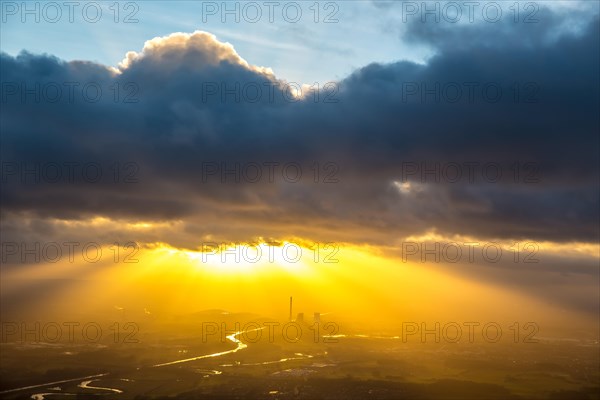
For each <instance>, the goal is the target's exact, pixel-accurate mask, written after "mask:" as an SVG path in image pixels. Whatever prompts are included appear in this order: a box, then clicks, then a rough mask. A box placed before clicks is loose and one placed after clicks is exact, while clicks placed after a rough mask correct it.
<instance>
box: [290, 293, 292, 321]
mask: <svg viewBox="0 0 600 400" xmlns="http://www.w3.org/2000/svg"><path fill="white" fill-rule="evenodd" d="M291 320H292V296H290V321H291Z"/></svg>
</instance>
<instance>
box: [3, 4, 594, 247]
mask: <svg viewBox="0 0 600 400" xmlns="http://www.w3.org/2000/svg"><path fill="white" fill-rule="evenodd" d="M543 12H544V14H543V15H544V16H545V17H546V19H545V20H544V22H543V23H544V24H547V25H545V26H542V25H543V24H542V23H540V24H539V25H537V26H536V27H534V28H532V29H533V33H532V34H531V36H526V37H524V38H523V39H524V40H523V41H522V42H523V43H525V42H526V45H516V46H514V45H512V39H513V36H512V34H511V33H510V32H508V31H505V29H504V27H502V26H498V28H497V29H495V28H494V26H489V25H485V26H483V25H478V26H477V27H471V26H467V27H464V28H457V27H454V31H453V32H452V34H451V35H450V36H448V34H447V32H444V29H445V28H443V27H441V26H438V27H435V26H434V27H429V28H427V27H424V26H420V25H419V26H417V25H409V26H408V33H407V35H412V36H411V37H412V38H413V39H414V40H417V39H418V40H430V41H434V42H437V43H438V44H439V45H440V46H439V48H438V54H437V55H436V56H435V57H433V58H432V59H431V60H429V62H428V63H427V65H418V64H413V63H409V62H398V63H394V64H389V65H380V64H372V65H368V66H366V67H364V68H362V69H360V70H357V71H356V72H355V73H353V74H352V75H351V76H349V77H347V78H346V79H345V80H343V81H341V82H339V83H338V84H337V85H336V86H335V87H333V90H321V92H320V93H319V94H320V97H319V101H318V102H316V101H315V96H313V94H308V95H307V96H306V97H305V98H304V99H303V100H302V101H291V100H290V97H291V95H290V93H289V91H288V89H287V88H286V87H285V86H284V85H282V82H280V81H278V80H277V78H275V76H274V75H272V74H270V73H269V72H268V71H264V70H261V69H258V68H255V67H252V66H249V65H248V64H246V63H245V61H243V60H242V59H241V58H240V57H239V56H238V55H237V54H236V53H235V52H234V51H233V49H232V48H231V47H229V46H226V45H224V44H222V43H219V42H218V41H216V40H214V39H213V38H212V37H211V36H209V35H206V34H202V33H196V34H193V35H173V36H171V37H170V38H167V39H162V40H156V39H155V40H153V41H151V42H150V43H149V44H148V45H147V46H146V48H145V50H144V52H143V53H142V55H133V54H131V55H129V56H128V62H127V66H124V67H122V68H121V71H120V73H118V74H116V73H115V72H114V71H111V70H110V69H108V68H106V67H104V66H101V65H97V64H94V63H86V62H71V63H65V62H63V61H60V60H58V59H56V58H53V57H51V56H46V55H32V54H28V53H22V54H21V55H19V56H17V57H11V56H8V55H6V54H2V56H1V57H2V58H1V67H0V68H1V72H2V85H3V86H2V96H3V97H2V115H1V120H0V123H1V128H2V149H1V154H2V162H3V168H4V169H3V181H2V193H1V200H2V215H3V220H4V221H6V220H7V219H9V220H10V219H12V218H19V217H18V216H19V215H26V216H27V217H28V218H34V219H35V218H41V219H46V218H60V219H86V218H89V217H90V216H94V215H101V216H106V217H110V218H116V219H128V220H146V221H148V220H161V221H164V220H183V221H184V222H185V223H186V226H187V228H186V231H185V232H183V233H180V234H179V235H178V236H177V237H172V238H164V239H163V241H170V240H172V241H173V242H174V243H173V244H174V245H183V246H190V247H194V246H193V244H194V242H195V241H197V239H198V237H200V236H202V235H209V234H210V235H216V236H217V237H220V238H223V240H248V239H251V237H250V236H253V237H256V236H263V237H276V236H278V235H290V234H292V235H298V236H302V235H305V236H307V237H310V236H313V237H314V238H315V240H330V241H347V242H371V243H386V242H388V241H389V240H390V238H392V239H395V238H400V237H403V236H406V235H409V234H412V233H415V232H425V231H429V230H431V229H436V230H437V231H439V232H442V233H448V234H452V233H460V234H465V235H472V236H477V237H481V238H485V237H506V238H519V237H526V238H529V239H549V240H555V241H588V242H595V241H596V240H597V237H598V190H597V182H598V131H599V126H598V108H599V100H598V95H599V90H598V83H599V82H598V67H599V62H598V51H597V49H598V45H599V43H598V29H599V28H598V18H597V15H596V17H595V18H594V20H593V21H592V22H590V23H588V24H587V25H585V26H582V27H581V28H580V32H578V33H564V34H562V35H560V37H555V38H552V40H546V39H544V38H545V37H546V36H545V35H546V33H547V32H550V31H552V29H553V27H555V28H556V27H558V26H559V25H561V24H562V20H561V19H560V16H558V15H556V14H554V13H553V12H550V11H547V10H544V11H543ZM494 32H496V34H497V37H496V38H495V39H494V36H493V35H494ZM544 32H546V33H544ZM519 35H521V34H520V33H519ZM521 36H522V35H521ZM475 37H477V39H474V38H475ZM444 38H447V40H446V39H444ZM454 43H460V45H454ZM490 43H494V45H490ZM72 82H75V83H78V84H79V86H76V87H75V89H74V92H73V93H74V95H73V96H74V100H73V101H71V99H70V98H69V96H68V87H69V86H68V85H70V84H71V83H72ZM54 83H57V84H58V85H59V86H60V87H61V88H62V90H63V92H62V96H61V98H60V99H58V100H57V101H56V102H49V101H47V99H46V100H45V99H44V98H42V99H41V100H40V101H39V102H36V101H35V95H36V94H32V93H27V92H22V89H23V87H26V88H27V89H29V90H31V88H35V87H36V86H35V85H36V84H38V85H40V86H39V87H40V88H41V89H40V90H38V91H37V92H40V91H41V92H42V96H46V97H51V96H52V92H51V90H52V89H53V88H54V86H53V85H54ZM89 83H94V85H97V87H100V88H101V90H102V96H100V97H99V99H98V101H97V102H92V101H90V100H89V98H88V100H86V99H85V98H84V97H83V94H82V89H83V88H84V87H85V85H86V84H89ZM222 84H223V85H227V88H229V89H231V88H233V87H235V85H236V84H239V85H240V88H244V87H245V88H247V89H248V90H249V91H248V92H246V93H244V92H241V93H240V96H241V99H240V101H239V102H236V101H235V100H234V95H232V94H225V100H223V98H222V97H221V96H220V92H219V90H220V85H222ZM277 84H279V86H277ZM436 85H439V86H438V87H439V88H440V90H439V91H437V93H436V94H435V95H434V94H431V93H430V94H428V92H427V91H426V90H430V89H431V88H435V87H436ZM257 87H258V88H261V93H262V96H260V98H259V99H257V101H253V102H251V101H248V98H249V97H252V98H253V97H254V95H253V93H254V92H252V90H254V89H256V88H257ZM457 87H458V88H460V90H461V91H462V94H461V97H460V99H459V100H458V101H456V102H452V99H451V98H454V97H455V94H456V92H453V90H456V88H457ZM517 87H518V88H519V89H518V90H519V96H518V99H516V97H515V96H516V92H515V91H516V89H515V88H517ZM215 88H217V91H218V93H217V94H213V92H211V90H214V89H215ZM253 88H254V89H253ZM330 88H331V87H330ZM421 88H423V89H421ZM469 88H472V89H473V92H472V96H473V97H472V98H471V97H470V96H471V94H469V90H470V89H469ZM484 88H488V89H489V92H486V93H484ZM495 88H501V90H502V96H501V97H500V98H499V99H497V100H496V99H491V98H490V97H494V96H495V95H493V94H494V89H495ZM93 89H94V88H93V87H92V88H89V92H88V93H87V95H88V97H94V90H93ZM33 90H34V91H36V90H35V89H33ZM43 90H47V93H44V92H43ZM421 90H425V91H424V92H421ZM415 91H416V92H415ZM421 93H423V96H424V97H421ZM490 93H491V95H490ZM116 94H118V95H119V96H118V98H115V95H116ZM438 94H439V96H440V100H439V101H436V99H435V96H436V95H438ZM486 95H488V97H486ZM325 99H329V100H335V102H325V101H324V100H325ZM130 101H133V102H130ZM15 162H17V163H19V164H18V165H16V164H14V163H15ZM65 162H71V163H75V164H76V165H77V166H78V167H76V173H75V175H74V178H73V180H72V181H68V180H66V179H61V180H59V182H55V183H51V182H48V179H41V182H38V183H35V182H32V178H31V176H29V177H25V178H26V179H25V180H26V183H25V184H23V183H22V182H21V175H22V173H19V172H17V173H16V174H15V173H13V172H14V171H13V169H14V168H15V166H16V168H17V169H19V168H21V169H22V168H23V164H22V163H25V164H26V166H27V167H28V168H31V165H42V166H43V165H46V164H47V163H57V164H60V165H63V164H64V163H65ZM90 162H93V163H96V164H97V165H99V166H100V168H101V170H102V177H101V178H99V179H98V180H97V181H94V182H90V179H89V176H87V181H86V177H85V176H84V177H82V174H81V172H80V168H81V166H82V165H85V164H86V163H90ZM253 162H256V163H258V164H262V163H264V162H277V163H279V164H278V166H276V167H274V168H275V174H276V175H275V179H274V181H271V180H270V179H269V177H268V176H267V175H268V168H267V167H264V166H263V170H262V173H263V176H262V178H261V179H259V180H258V182H256V183H251V182H248V180H247V179H243V178H242V179H241V182H240V183H237V184H236V183H231V176H230V177H229V178H228V181H229V183H226V184H223V183H221V182H220V179H219V177H218V176H214V175H209V176H205V175H203V171H204V172H206V171H207V168H208V167H207V164H206V163H211V164H210V165H211V166H215V165H217V166H218V167H219V168H220V167H221V164H220V163H225V165H226V167H228V168H233V167H234V166H235V163H239V164H240V165H242V166H243V165H248V163H253ZM315 162H318V163H319V170H320V176H319V178H318V181H319V182H318V183H315V182H314V171H313V170H312V169H311V167H312V166H313V164H314V163H315ZM329 162H331V163H334V164H331V165H330V164H327V163H329ZM115 163H116V164H115ZM214 163H216V164H214ZM286 163H298V164H299V165H301V167H302V172H303V176H302V179H301V180H300V181H299V182H290V181H289V180H285V179H282V178H281V168H282V166H283V165H285V164H286ZM436 163H437V164H436ZM449 163H455V164H458V165H461V166H462V173H463V174H466V173H467V168H466V167H464V165H465V163H476V164H473V165H479V166H478V167H475V171H476V175H475V177H474V179H473V180H472V181H470V180H469V179H467V178H466V177H463V179H461V180H459V181H458V182H449V181H448V180H447V179H444V178H443V177H442V179H439V180H438V181H435V178H432V177H431V176H429V177H427V176H426V177H425V178H426V179H425V181H423V179H420V178H419V175H418V173H417V174H407V168H410V166H413V167H414V166H415V165H417V166H419V167H420V166H422V165H425V166H426V167H427V166H429V167H432V166H433V168H435V165H440V166H441V167H442V168H443V166H447V165H449ZM486 163H494V165H496V166H498V167H499V168H500V169H501V171H502V177H501V178H499V179H498V181H496V182H491V181H490V179H489V177H483V175H482V167H481V166H482V165H485V164H486ZM515 165H519V166H520V168H524V170H523V171H520V174H519V176H518V177H517V178H516V177H515V171H514V166H515ZM326 166H327V167H326ZM329 167H331V168H329ZM115 169H116V170H117V172H119V174H118V175H115V173H116V172H115ZM64 170H65V168H63V171H62V172H63V174H65V172H64ZM77 171H79V172H77ZM88 172H89V171H88ZM329 174H331V175H329ZM292 175H293V174H292ZM492 175H493V174H492ZM328 176H329V177H330V178H332V179H331V180H330V181H329V182H328V183H324V182H323V180H324V179H326V178H327V177H328ZM131 177H133V178H134V179H133V180H129V181H127V180H126V178H131ZM403 178H405V179H403ZM526 178H532V179H530V180H528V181H525V179H526ZM92 180H93V179H92ZM403 180H406V181H408V182H410V183H411V184H412V186H411V187H410V188H406V189H405V190H404V189H402V186H401V184H402V183H403ZM394 182H396V184H395V183H394ZM24 229H25V228H24ZM27 229H31V228H30V227H29V228H27ZM3 240H7V239H6V238H3Z"/></svg>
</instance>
